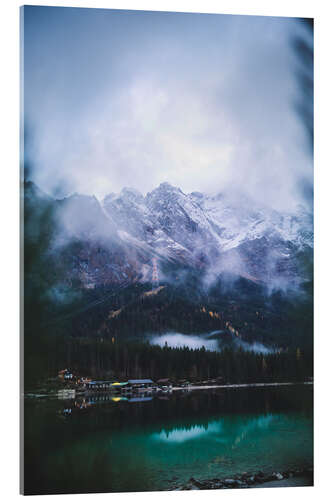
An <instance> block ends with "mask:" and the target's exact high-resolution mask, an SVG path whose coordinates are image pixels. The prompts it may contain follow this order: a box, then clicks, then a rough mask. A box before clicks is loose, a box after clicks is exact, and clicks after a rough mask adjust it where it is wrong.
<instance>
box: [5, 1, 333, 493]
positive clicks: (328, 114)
mask: <svg viewBox="0 0 333 500" xmlns="http://www.w3.org/2000/svg"><path fill="white" fill-rule="evenodd" d="M27 4H29V5H60V6H72V7H104V8H121V9H145V10H169V11H183V12H212V13H224V14H249V15H251V14H256V15H277V16H296V17H314V18H315V484H316V485H315V487H314V488H277V489H269V490H267V489H256V490H238V491H237V490H231V491H226V490H223V491H221V490H216V491H209V492H208V491H189V492H174V493H170V492H163V493H155V492H152V493H136V494H130V493H125V494H124V493H122V494H113V496H112V497H113V498H124V499H130V500H131V499H133V500H143V499H146V498H147V499H148V500H149V499H155V498H158V499H159V498H160V499H163V498H169V497H170V496H171V498H175V499H180V500H183V499H189V500H202V499H204V498H209V499H210V498H211V499H214V498H221V496H223V497H224V498H226V499H227V498H231V499H232V500H234V499H238V498H242V499H245V500H251V499H255V500H260V499H264V498H267V496H268V495H269V497H270V498H272V499H277V498H280V497H281V495H283V498H293V499H294V498H296V499H297V498H302V499H308V498H325V499H326V498H331V497H332V494H333V493H332V491H333V460H332V458H331V457H332V452H333V442H332V434H333V410H332V409H333V403H332V401H333V398H332V369H333V343H332V338H333V331H332V327H331V323H332V322H331V315H333V300H332V295H333V294H332V288H331V284H332V280H333V276H332V260H333V246H332V232H333V229H332V228H333V224H332V218H333V182H332V179H333V176H332V169H333V162H332V146H333V127H332V115H333V106H332V92H333V78H332V73H333V69H332V68H333V56H332V53H333V17H332V11H333V9H332V7H331V5H332V4H331V2H329V1H326V0H320V1H319V0H317V1H315V0H312V1H306V0H303V1H297V0H289V1H288V0H286V1H284V0H279V1H275V0H266V1H256V0H251V1H249V0H243V1H240V0H229V1H224V0H220V1H211V0H187V1H185V0H177V1H175V0H168V1H164V0H155V1H152V0H132V1H130V0H124V1H119V0H118V1H116V0H109V1H102V0H98V1H97V0H95V1H94V2H92V1H84V0H80V1H66V0H63V1H62V2H59V1H53V2H52V1H49V2H45V1H43V0H40V1H37V2H36V1H33V0H31V1H27ZM20 5H21V2H19V1H18V0H2V2H1V6H0V9H1V12H0V20H1V26H0V36H1V43H0V50H1V57H0V68H1V69H2V71H1V76H0V99H1V101H0V116H1V120H0V124H1V130H0V144H1V148H0V155H1V156H0V158H1V163H0V169H1V170H0V203H1V208H0V215H1V225H0V228H1V233H0V234H1V243H0V249H1V256H0V263H1V273H0V280H1V281H0V293H1V300H0V304H1V306H2V308H1V316H0V318H1V322H0V335H1V344H0V345H1V364H0V370H1V385H0V391H1V392H0V401H1V409H0V417H1V427H0V429H1V431H2V436H1V447H0V460H1V467H0V471H1V472H0V474H1V476H0V477H1V481H0V491H1V495H2V498H4V499H11V498H17V497H18V496H19V6H20ZM53 498H58V496H54V497H53ZM59 498H63V497H59ZM66 498H75V499H78V500H79V499H80V498H87V497H86V496H84V495H75V497H74V496H72V495H67V496H66ZM89 498H98V497H97V495H94V496H91V495H90V497H89Z"/></svg>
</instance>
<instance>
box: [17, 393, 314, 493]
mask: <svg viewBox="0 0 333 500" xmlns="http://www.w3.org/2000/svg"><path fill="white" fill-rule="evenodd" d="M312 465H313V389H312V386H305V385H295V386H280V387H247V388H244V387H242V388H226V389H213V390H197V391H186V392H174V393H173V394H172V395H170V396H165V395H163V396H162V397H161V396H160V397H158V396H156V397H154V398H152V399H149V398H148V399H145V400H143V401H136V400H133V401H131V400H121V399H120V400H118V398H116V399H115V400H106V399H105V398H104V397H102V398H101V399H98V398H95V399H94V400H91V399H89V398H86V399H85V400H83V399H82V398H80V399H75V400H74V399H73V400H57V399H48V398H40V399H29V398H28V399H26V400H25V485H24V486H25V488H24V489H25V493H26V494H44V493H45V494H46V493H47V494H51V493H85V492H86V493H88V492H121V491H155V490H169V489H173V488H175V487H177V486H181V485H183V484H184V483H186V482H187V481H188V480H189V479H190V478H191V477H195V478H196V479H211V478H227V477H232V476H234V475H236V474H240V473H244V472H253V473H256V472H258V471H259V470H261V471H263V472H267V473H269V472H273V471H285V470H288V469H291V468H305V467H311V466H312Z"/></svg>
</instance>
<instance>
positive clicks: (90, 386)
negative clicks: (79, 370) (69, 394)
mask: <svg viewBox="0 0 333 500" xmlns="http://www.w3.org/2000/svg"><path fill="white" fill-rule="evenodd" d="M82 385H83V387H84V388H85V389H87V390H89V391H112V390H113V391H117V390H120V389H122V388H125V387H126V386H127V385H128V382H114V381H111V380H90V381H87V382H84V383H83V384H82Z"/></svg>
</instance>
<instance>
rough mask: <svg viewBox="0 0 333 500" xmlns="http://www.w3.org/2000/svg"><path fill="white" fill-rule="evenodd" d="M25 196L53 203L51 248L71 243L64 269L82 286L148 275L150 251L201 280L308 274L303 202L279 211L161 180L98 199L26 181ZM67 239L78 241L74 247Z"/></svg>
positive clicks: (276, 279) (289, 281) (282, 282)
mask: <svg viewBox="0 0 333 500" xmlns="http://www.w3.org/2000/svg"><path fill="white" fill-rule="evenodd" d="M26 202H27V204H28V205H29V206H30V207H33V209H36V207H37V206H41V205H43V206H44V205H45V204H46V205H47V206H48V207H52V210H53V221H54V224H55V226H56V231H54V233H53V234H52V241H51V247H50V248H51V250H52V251H53V252H54V253H56V252H58V254H59V252H63V251H64V248H65V247H66V248H67V249H68V248H72V257H73V259H72V266H71V269H68V274H69V275H71V274H72V275H73V276H74V275H75V276H76V277H79V276H80V279H81V280H82V282H83V284H88V285H89V286H90V284H91V286H98V285H100V284H103V283H104V284H105V283H108V282H109V283H112V282H120V281H121V280H122V279H128V280H131V281H133V280H134V281H135V280H141V281H150V280H151V277H152V258H153V257H155V258H157V260H158V261H163V262H172V263H176V264H177V265H179V266H189V267H191V268H193V269H198V270H200V271H202V272H203V273H204V274H205V279H206V281H207V283H208V284H209V283H210V282H211V281H212V280H214V279H215V278H216V276H217V275H219V274H221V273H229V274H230V273H231V274H233V275H236V276H242V277H244V278H246V279H248V280H252V281H253V282H261V283H264V284H266V285H268V286H281V287H288V286H290V285H294V284H295V283H296V284H297V283H299V282H301V281H303V280H305V279H307V267H309V264H308V263H310V267H311V260H312V245H313V229H312V216H311V214H309V213H307V212H306V210H305V209H304V208H302V207H298V208H297V210H296V211H295V213H293V214H290V213H278V212H276V211H274V210H271V209H269V208H267V207H263V206H259V204H257V205H256V206H255V205H254V204H253V202H249V201H248V200H240V199H237V198H235V197H234V198H230V196H229V197H228V196H225V195H224V194H219V195H216V196H207V195H205V194H203V193H198V192H196V193H191V194H185V193H184V192H183V191H182V190H181V189H179V188H177V187H174V186H171V185H170V184H168V183H163V184H161V185H160V186H159V187H157V188H156V189H154V190H153V191H152V192H150V193H148V194H147V195H146V196H143V195H142V194H141V193H139V192H138V191H136V190H134V189H129V188H124V189H123V190H122V191H121V192H120V193H119V194H110V195H108V196H106V197H105V199H104V200H103V201H102V202H99V201H98V200H97V199H96V198H95V197H93V196H83V195H77V194H76V195H72V196H70V197H68V198H65V199H63V200H53V199H52V198H50V197H46V195H45V196H44V195H43V194H42V193H41V191H40V190H38V188H37V187H36V186H34V185H32V183H29V187H27V189H26ZM30 226H31V227H32V226H33V224H30ZM73 243H75V244H77V245H79V246H80V243H81V248H80V251H79V252H77V251H75V250H74V248H73ZM75 252H76V253H75ZM67 254H68V252H67ZM67 254H66V255H67ZM68 258H69V259H70V257H69V256H68ZM96 262H97V264H96ZM304 262H305V264H304ZM110 266H111V267H110ZM112 268H113V269H114V272H113V271H112Z"/></svg>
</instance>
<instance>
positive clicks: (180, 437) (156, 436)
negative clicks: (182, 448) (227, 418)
mask: <svg viewBox="0 0 333 500" xmlns="http://www.w3.org/2000/svg"><path fill="white" fill-rule="evenodd" d="M222 425H223V422H222V421H219V422H212V423H209V424H208V425H193V426H191V427H189V428H186V427H185V428H181V429H179V428H175V429H172V430H163V431H161V432H159V433H153V434H152V436H151V438H152V439H153V440H159V441H163V442H167V443H182V442H184V441H188V440H189V439H196V438H198V437H202V436H203V435H204V436H205V437H207V436H208V435H209V434H220V433H221V432H222Z"/></svg>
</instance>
